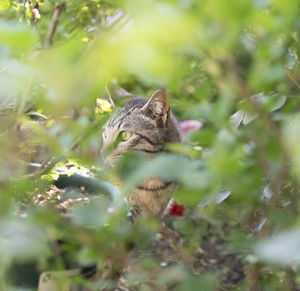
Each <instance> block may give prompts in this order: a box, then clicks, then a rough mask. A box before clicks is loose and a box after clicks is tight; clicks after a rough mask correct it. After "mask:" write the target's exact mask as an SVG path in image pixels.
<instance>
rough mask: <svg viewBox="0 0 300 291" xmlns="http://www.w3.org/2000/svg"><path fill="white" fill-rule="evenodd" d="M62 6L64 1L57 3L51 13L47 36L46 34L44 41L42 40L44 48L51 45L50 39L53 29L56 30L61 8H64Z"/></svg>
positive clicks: (51, 38)
mask: <svg viewBox="0 0 300 291" xmlns="http://www.w3.org/2000/svg"><path fill="white" fill-rule="evenodd" d="M64 7H65V3H58V4H56V5H55V10H54V13H53V16H52V21H51V25H50V27H49V29H48V32H47V36H46V39H45V42H44V46H45V47H46V48H49V47H50V46H51V45H52V40H53V36H54V34H55V31H56V27H57V24H58V20H59V16H60V15H61V13H62V10H63V9H64Z"/></svg>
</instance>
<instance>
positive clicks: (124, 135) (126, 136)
mask: <svg viewBox="0 0 300 291" xmlns="http://www.w3.org/2000/svg"><path fill="white" fill-rule="evenodd" d="M130 137H131V132H129V131H122V132H121V138H122V140H124V141H126V140H129V139H130Z"/></svg>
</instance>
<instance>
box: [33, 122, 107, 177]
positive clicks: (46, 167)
mask: <svg viewBox="0 0 300 291" xmlns="http://www.w3.org/2000/svg"><path fill="white" fill-rule="evenodd" d="M101 121H102V120H101V119H99V120H95V121H94V122H93V123H92V124H91V125H90V126H89V128H88V129H87V130H85V131H84V132H83V133H82V134H81V135H80V136H79V137H78V138H77V139H76V140H75V141H74V142H73V144H72V145H71V146H70V148H69V150H70V151H73V150H75V149H76V148H77V147H78V146H79V144H80V143H81V142H82V140H83V139H84V138H86V137H87V136H88V135H89V134H90V132H91V131H92V130H93V129H94V128H96V127H97V126H99V124H100V123H101ZM64 158H65V156H63V155H62V156H59V157H51V158H50V159H49V160H48V161H46V162H44V163H43V164H42V165H41V167H40V168H39V169H38V170H37V171H36V172H34V173H32V174H29V177H37V176H41V175H43V174H45V173H47V172H48V171H49V170H51V169H52V168H53V167H54V166H55V165H56V164H57V163H58V162H59V161H61V160H63V159H64Z"/></svg>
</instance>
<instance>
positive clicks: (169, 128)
mask: <svg viewBox="0 0 300 291" xmlns="http://www.w3.org/2000/svg"><path fill="white" fill-rule="evenodd" d="M123 131H129V132H130V133H131V136H130V138H129V139H128V140H127V141H121V142H119V143H117V144H116V141H117V140H118V136H119V134H120V133H121V132H123ZM102 141H103V143H102V144H103V145H102V149H101V153H102V155H103V156H105V160H106V162H107V163H108V164H110V165H113V164H114V163H115V162H116V161H117V160H118V159H119V158H120V156H122V155H123V154H124V153H126V152H128V151H132V150H136V151H140V152H142V153H144V155H145V156H146V157H147V158H152V157H154V156H155V155H157V154H158V153H160V152H162V151H163V150H164V146H165V144H166V143H170V142H172V143H174V142H175V143H176V142H181V135H180V131H179V129H178V124H177V121H176V119H175V117H174V115H173V114H172V112H171V111H170V108H169V96H168V94H167V92H166V91H165V90H162V89H160V90H157V91H155V92H154V93H153V95H152V96H151V98H150V99H149V100H147V99H143V98H139V97H137V96H132V97H131V99H130V100H129V102H128V103H127V104H126V105H125V106H124V107H123V108H121V109H120V110H119V111H118V112H117V113H116V114H115V115H114V116H113V117H111V118H110V119H109V120H108V121H107V123H106V124H105V126H104V127H103V131H102ZM173 188H174V183H173V182H170V181H163V180H162V179H160V178H158V177H153V178H149V179H147V180H145V181H143V182H142V183H141V184H140V185H138V186H137V187H136V189H135V190H134V191H133V193H131V195H130V196H129V201H130V203H131V205H132V207H133V209H134V211H135V213H138V214H141V215H151V216H156V217H158V216H161V215H162V213H163V211H164V209H165V208H166V206H167V204H168V202H169V200H170V198H171V190H172V189H173Z"/></svg>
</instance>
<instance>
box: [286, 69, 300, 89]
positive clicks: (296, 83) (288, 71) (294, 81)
mask: <svg viewBox="0 0 300 291" xmlns="http://www.w3.org/2000/svg"><path fill="white" fill-rule="evenodd" d="M285 72H286V74H287V75H288V77H289V78H290V80H291V81H292V82H293V83H294V85H295V86H296V87H297V88H298V89H300V85H299V84H298V82H297V80H296V79H295V78H294V76H293V75H292V74H291V72H290V70H285Z"/></svg>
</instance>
